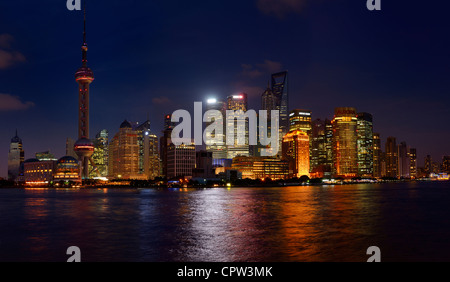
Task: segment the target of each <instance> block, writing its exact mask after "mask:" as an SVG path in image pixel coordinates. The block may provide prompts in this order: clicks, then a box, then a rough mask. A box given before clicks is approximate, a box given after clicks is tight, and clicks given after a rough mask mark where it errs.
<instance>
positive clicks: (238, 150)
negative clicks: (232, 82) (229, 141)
mask: <svg viewBox="0 0 450 282" xmlns="http://www.w3.org/2000/svg"><path fill="white" fill-rule="evenodd" d="M247 109H248V104H247V94H246V93H240V94H237V95H231V96H228V98H227V110H228V111H239V110H242V111H243V112H244V113H246V112H247ZM240 123H242V124H243V125H244V126H243V127H242V128H239V124H240ZM226 124H227V128H229V127H230V128H231V127H232V128H233V130H234V132H232V133H233V134H234V144H233V145H227V158H228V159H233V158H234V157H236V156H249V155H250V146H249V143H248V141H249V140H248V137H249V135H248V133H249V132H248V130H249V128H248V126H249V122H248V119H245V120H240V119H238V118H234V119H231V118H230V119H227V120H226ZM238 132H239V133H241V132H245V144H238V138H237V136H238ZM226 134H227V135H228V134H231V133H228V132H226Z"/></svg>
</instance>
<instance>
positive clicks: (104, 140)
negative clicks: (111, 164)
mask: <svg viewBox="0 0 450 282" xmlns="http://www.w3.org/2000/svg"><path fill="white" fill-rule="evenodd" d="M108 136H109V134H108V131H107V130H106V129H103V130H102V131H100V132H99V133H97V135H96V136H95V139H94V154H93V155H92V161H93V162H94V164H95V169H94V168H93V167H92V166H91V168H90V169H89V170H90V172H91V175H90V177H91V178H92V177H107V176H108V156H109V154H108V146H109V140H108Z"/></svg>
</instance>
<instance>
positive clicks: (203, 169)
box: [192, 150, 216, 178]
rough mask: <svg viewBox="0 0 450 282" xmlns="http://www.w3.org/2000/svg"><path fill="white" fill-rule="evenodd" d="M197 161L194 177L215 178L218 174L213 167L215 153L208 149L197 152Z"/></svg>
mask: <svg viewBox="0 0 450 282" xmlns="http://www.w3.org/2000/svg"><path fill="white" fill-rule="evenodd" d="M195 155H196V162H195V168H194V170H193V173H192V175H193V177H200V178H214V177H215V176H216V173H215V169H214V167H213V153H212V152H208V151H203V150H202V151H198V152H196V153H195Z"/></svg>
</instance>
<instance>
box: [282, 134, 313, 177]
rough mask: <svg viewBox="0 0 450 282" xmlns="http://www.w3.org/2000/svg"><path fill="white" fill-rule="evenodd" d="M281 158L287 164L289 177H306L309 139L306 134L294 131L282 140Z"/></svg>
mask: <svg viewBox="0 0 450 282" xmlns="http://www.w3.org/2000/svg"><path fill="white" fill-rule="evenodd" d="M282 158H283V160H285V161H288V162H289V177H290V178H292V177H299V178H300V177H301V176H304V175H306V176H308V177H309V173H310V164H309V137H308V134H307V133H305V132H303V131H300V130H294V131H290V132H289V133H288V134H286V135H285V136H284V138H283V146H282Z"/></svg>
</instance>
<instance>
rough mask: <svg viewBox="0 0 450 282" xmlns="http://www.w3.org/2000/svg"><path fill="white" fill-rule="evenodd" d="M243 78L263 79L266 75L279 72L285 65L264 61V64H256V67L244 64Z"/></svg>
mask: <svg viewBox="0 0 450 282" xmlns="http://www.w3.org/2000/svg"><path fill="white" fill-rule="evenodd" d="M241 67H242V73H241V74H242V76H245V77H249V78H257V77H261V76H263V75H265V74H272V73H276V72H279V71H280V70H281V69H282V67H283V64H281V63H280V62H275V61H271V60H264V63H260V64H256V67H254V66H253V65H251V64H242V65H241Z"/></svg>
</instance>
